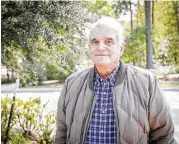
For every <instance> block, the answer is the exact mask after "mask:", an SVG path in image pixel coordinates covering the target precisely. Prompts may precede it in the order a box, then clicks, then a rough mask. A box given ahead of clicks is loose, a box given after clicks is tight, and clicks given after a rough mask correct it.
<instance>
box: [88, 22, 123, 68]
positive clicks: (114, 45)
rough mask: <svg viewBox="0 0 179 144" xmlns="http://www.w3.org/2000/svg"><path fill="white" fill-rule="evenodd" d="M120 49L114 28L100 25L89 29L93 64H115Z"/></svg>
mask: <svg viewBox="0 0 179 144" xmlns="http://www.w3.org/2000/svg"><path fill="white" fill-rule="evenodd" d="M122 51H123V49H122V48H120V47H119V44H118V40H117V33H116V31H115V30H114V29H111V28H110V27H107V26H102V25H101V26H97V27H96V28H94V29H93V30H92V31H91V36H90V55H91V59H92V60H93V62H94V64H95V65H101V66H102V65H104V66H105V65H113V64H114V65H115V64H116V63H118V62H119V56H120V54H121V53H122Z"/></svg>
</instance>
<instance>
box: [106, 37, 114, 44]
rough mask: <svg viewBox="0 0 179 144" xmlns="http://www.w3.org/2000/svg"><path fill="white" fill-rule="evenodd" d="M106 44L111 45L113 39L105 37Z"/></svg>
mask: <svg viewBox="0 0 179 144" xmlns="http://www.w3.org/2000/svg"><path fill="white" fill-rule="evenodd" d="M106 44H107V45H109V46H111V45H112V44H114V41H113V40H112V39H107V40H106Z"/></svg>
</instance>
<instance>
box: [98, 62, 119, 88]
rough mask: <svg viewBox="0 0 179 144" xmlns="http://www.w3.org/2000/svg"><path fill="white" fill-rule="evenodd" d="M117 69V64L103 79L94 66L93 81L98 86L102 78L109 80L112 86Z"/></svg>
mask: <svg viewBox="0 0 179 144" xmlns="http://www.w3.org/2000/svg"><path fill="white" fill-rule="evenodd" d="M118 70H119V65H118V66H117V67H116V68H115V69H114V70H113V72H112V73H111V74H110V75H109V76H108V77H107V78H106V79H103V78H102V77H100V75H99V73H98V71H97V69H96V67H95V82H96V84H97V86H100V84H101V83H102V81H104V80H109V81H110V84H111V85H112V86H114V85H115V81H116V75H117V71H118Z"/></svg>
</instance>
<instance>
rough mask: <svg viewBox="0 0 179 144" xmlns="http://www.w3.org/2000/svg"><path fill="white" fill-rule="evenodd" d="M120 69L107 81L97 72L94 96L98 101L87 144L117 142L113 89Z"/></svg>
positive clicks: (113, 143)
mask: <svg viewBox="0 0 179 144" xmlns="http://www.w3.org/2000/svg"><path fill="white" fill-rule="evenodd" d="M118 68H119V67H117V68H116V69H115V70H114V71H113V72H112V74H110V76H109V77H108V78H107V79H102V78H101V77H100V76H99V74H98V72H97V70H95V79H94V94H95V97H96V99H97V100H96V105H95V107H94V110H93V113H92V116H91V120H90V122H89V127H88V131H87V137H86V144H115V143H116V142H117V132H116V119H115V115H114V110H113V100H112V88H113V87H114V84H115V81H116V73H117V71H118Z"/></svg>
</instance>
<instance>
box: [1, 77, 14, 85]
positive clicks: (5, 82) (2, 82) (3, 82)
mask: <svg viewBox="0 0 179 144" xmlns="http://www.w3.org/2000/svg"><path fill="white" fill-rule="evenodd" d="M15 81H16V78H9V79H7V78H1V84H8V83H15Z"/></svg>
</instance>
